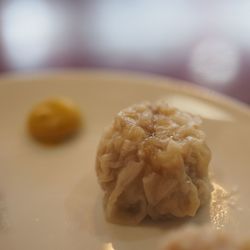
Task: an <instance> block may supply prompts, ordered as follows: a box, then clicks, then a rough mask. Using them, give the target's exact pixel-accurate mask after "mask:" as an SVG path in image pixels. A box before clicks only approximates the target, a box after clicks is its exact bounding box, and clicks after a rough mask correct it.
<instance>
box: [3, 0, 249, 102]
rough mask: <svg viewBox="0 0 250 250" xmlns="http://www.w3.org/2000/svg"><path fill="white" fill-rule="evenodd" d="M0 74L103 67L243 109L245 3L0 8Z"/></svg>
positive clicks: (21, 2)
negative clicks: (174, 82)
mask: <svg viewBox="0 0 250 250" xmlns="http://www.w3.org/2000/svg"><path fill="white" fill-rule="evenodd" d="M0 18H1V19H0V72H2V73H4V72H20V71H22V72H30V71H44V70H48V69H49V70H51V69H55V70H56V69H58V68H60V69H61V68H78V69H79V68H80V69H81V68H102V69H103V68H105V69H106V68H108V69H119V70H132V71H138V72H149V73H156V74H160V75H166V76H170V77H175V78H179V79H184V80H188V81H191V82H194V83H195V84H198V85H201V86H204V87H207V88H210V89H213V90H216V91H218V92H221V93H224V94H226V95H229V96H232V97H234V98H236V99H238V100H241V101H243V102H245V103H248V104H250V83H249V82H250V1H248V0H245V1H244V0H238V1H235V0H234V1H232V0H175V1H173V0H133V1H132V0H123V1H121V0H85V1H80V0H78V1H77V0H61V1H59V0H57V1H56V0H51V1H49V0H6V1H3V0H2V1H0Z"/></svg>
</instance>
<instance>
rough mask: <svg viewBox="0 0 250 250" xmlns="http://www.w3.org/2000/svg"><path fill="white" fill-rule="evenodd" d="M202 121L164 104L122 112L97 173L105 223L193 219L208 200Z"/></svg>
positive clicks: (105, 139)
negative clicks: (186, 217)
mask: <svg viewBox="0 0 250 250" xmlns="http://www.w3.org/2000/svg"><path fill="white" fill-rule="evenodd" d="M200 125H201V119H200V118H199V117H197V116H194V115H191V114H189V113H186V112H182V111H180V110H178V109H176V108H173V107H170V106H168V104H167V103H166V102H164V101H159V102H156V103H148V102H146V103H142V104H137V105H134V106H131V107H129V108H126V109H124V110H122V111H120V112H119V113H118V114H117V115H116V116H115V118H114V121H113V123H112V124H111V126H110V127H109V128H108V129H107V130H106V131H105V133H104V135H103V137H102V139H101V141H100V144H99V147H98V152H97V157H96V173H97V177H98V180H99V183H100V185H101V187H102V189H103V191H104V193H105V195H104V210H105V214H106V218H107V220H108V221H110V222H113V223H118V224H138V223H139V222H141V221H142V220H143V219H144V218H145V217H146V216H149V217H151V218H152V219H161V218H165V217H172V216H174V217H185V216H194V215H195V214H196V212H197V210H198V209H199V207H200V206H201V205H202V204H204V202H205V201H206V200H207V198H208V197H209V193H210V184H209V181H208V164H209V161H210V158H211V152H210V150H209V148H208V146H207V145H206V143H205V134H204V132H203V131H202V130H201V128H200Z"/></svg>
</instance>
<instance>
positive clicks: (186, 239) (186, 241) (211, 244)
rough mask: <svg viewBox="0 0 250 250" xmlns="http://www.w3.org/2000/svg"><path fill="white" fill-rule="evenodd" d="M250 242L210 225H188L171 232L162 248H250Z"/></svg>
mask: <svg viewBox="0 0 250 250" xmlns="http://www.w3.org/2000/svg"><path fill="white" fill-rule="evenodd" d="M249 243H250V242H247V241H244V240H242V239H240V238H237V237H236V235H233V234H232V233H229V232H225V231H218V230H215V229H213V228H212V227H209V226H202V227H198V226H187V227H184V228H183V229H179V230H178V231H174V232H172V233H170V234H169V235H168V237H167V238H166V240H165V243H164V244H163V245H164V246H163V248H162V250H222V249H223V250H250V244H249Z"/></svg>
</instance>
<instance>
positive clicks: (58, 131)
mask: <svg viewBox="0 0 250 250" xmlns="http://www.w3.org/2000/svg"><path fill="white" fill-rule="evenodd" d="M80 127H81V115H80V111H79V109H78V107H77V106H76V105H75V104H74V103H73V102H72V101H71V100H69V99H67V98H51V99H48V100H45V101H43V102H41V103H39V104H37V105H36V106H35V107H34V108H33V109H32V111H31V113H30V115H29V117H28V129H29V132H30V134H31V135H32V136H33V137H34V138H35V139H37V140H39V141H41V142H45V143H58V142H61V141H63V140H65V139H67V138H69V137H70V136H73V135H74V134H76V132H78V130H79V129H80Z"/></svg>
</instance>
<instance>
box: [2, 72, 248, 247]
mask: <svg viewBox="0 0 250 250" xmlns="http://www.w3.org/2000/svg"><path fill="white" fill-rule="evenodd" d="M53 96H66V97H69V98H71V99H72V100H74V101H75V102H76V103H77V104H78V105H79V107H80V108H81V110H82V114H83V116H84V117H85V129H84V130H82V131H81V133H80V134H79V135H78V136H77V137H75V138H73V139H72V140H70V141H68V142H67V143H63V144H61V145H58V146H56V147H45V146H42V145H40V144H39V143H37V142H36V141H34V140H33V139H31V138H30V137H29V135H28V133H27V131H26V119H27V115H28V113H29V112H30V110H31V108H32V107H33V105H34V104H36V103H37V102H39V101H41V100H43V99H46V98H48V97H53ZM159 98H165V99H166V100H168V102H169V104H171V105H174V106H176V107H178V108H181V109H183V110H187V111H189V112H192V113H195V114H199V115H201V116H202V117H203V119H204V130H205V131H206V133H207V142H208V145H209V146H210V148H211V150H212V155H213V156H212V162H211V164H210V175H211V178H212V180H213V183H214V184H213V185H214V191H213V193H212V199H211V202H210V203H209V204H208V205H207V206H205V207H204V208H202V209H200V211H199V212H198V214H197V216H196V217H194V218H190V219H185V220H178V221H175V220H171V221H165V222H162V223H152V222H145V223H142V224H141V225H139V226H134V227H130V226H119V225H113V224H109V223H107V222H106V221H105V219H104V215H103V210H102V192H101V190H100V188H99V186H98V184H97V180H96V176H95V167H94V165H95V154H96V148H97V144H98V141H99V139H100V136H101V133H102V131H103V129H104V127H105V126H107V125H108V124H109V123H110V122H111V120H112V117H113V116H114V115H115V114H116V112H118V111H119V110H120V109H122V108H124V107H126V106H129V105H131V104H133V103H137V102H141V101H144V100H149V101H151V100H157V99H159ZM0 125H1V127H0V249H3V250H45V249H46V250H69V249H70V250H83V249H84V250H85V249H86V250H99V249H100V250H113V249H115V250H127V249H130V250H135V249H138V250H139V249H140V250H141V249H144V250H148V249H158V244H159V241H161V238H162V237H164V235H166V234H167V233H168V232H169V231H171V230H176V229H177V228H178V227H181V226H182V225H184V224H189V223H196V224H206V223H210V224H212V225H213V226H214V227H216V228H223V227H232V228H234V229H237V230H242V231H245V230H246V229H248V228H250V220H249V218H250V210H249V208H250V199H249V190H250V181H249V176H250V111H249V108H248V107H247V106H244V105H243V104H239V103H236V102H235V101H232V100H230V99H229V98H226V97H222V96H220V95H218V94H214V93H211V92H208V91H204V90H202V89H198V88H197V87H192V85H190V84H186V83H183V82H180V81H176V80H173V79H168V78H160V77H156V76H149V75H144V76H139V75H133V74H128V73H108V72H99V71H86V72H61V73H49V74H44V75H22V76H20V75H19V76H4V77H2V78H1V79H0Z"/></svg>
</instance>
